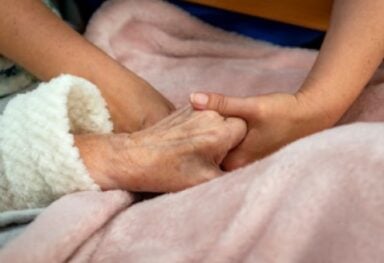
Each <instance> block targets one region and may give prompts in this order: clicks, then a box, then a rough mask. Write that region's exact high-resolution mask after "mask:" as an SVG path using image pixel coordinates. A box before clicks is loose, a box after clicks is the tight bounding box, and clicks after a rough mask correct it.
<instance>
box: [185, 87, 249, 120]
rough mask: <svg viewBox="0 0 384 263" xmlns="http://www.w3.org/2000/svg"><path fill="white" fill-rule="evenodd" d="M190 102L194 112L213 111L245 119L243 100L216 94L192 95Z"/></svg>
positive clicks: (245, 108) (245, 111)
mask: <svg viewBox="0 0 384 263" xmlns="http://www.w3.org/2000/svg"><path fill="white" fill-rule="evenodd" d="M190 102H191V104H192V106H193V108H194V109H196V110H214V111H216V112H218V113H220V114H221V115H223V116H232V117H245V115H247V110H248V109H247V107H245V99H244V98H240V97H230V96H225V95H222V94H218V93H201V92H198V93H192V94H191V95H190Z"/></svg>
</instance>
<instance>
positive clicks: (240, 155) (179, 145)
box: [75, 93, 329, 192]
mask: <svg viewBox="0 0 384 263" xmlns="http://www.w3.org/2000/svg"><path fill="white" fill-rule="evenodd" d="M156 96H161V95H158V94H157V95H156ZM147 99H148V97H147ZM150 99H151V98H149V100H150ZM154 100H155V101H157V103H158V104H159V101H158V100H157V98H154ZM162 100H163V101H164V100H165V99H164V98H162ZM305 101H306V100H305V99H303V98H302V97H301V96H300V94H295V95H291V94H284V93H276V94H269V95H261V96H256V97H246V98H239V97H228V96H224V95H221V94H213V93H195V94H191V97H190V102H191V105H192V107H190V106H189V107H186V108H183V109H181V110H178V111H176V112H173V113H171V114H170V115H168V113H167V111H168V110H163V112H164V114H163V115H164V116H159V115H158V111H156V110H155V111H154V112H156V114H157V115H156V117H154V118H151V116H146V118H147V119H152V120H153V121H152V123H150V122H146V124H145V125H146V126H149V127H141V128H143V129H141V130H136V131H134V132H131V133H124V131H119V133H114V134H110V135H77V136H75V142H76V145H77V146H78V148H79V150H80V154H81V156H82V159H83V161H84V163H85V165H86V166H87V168H88V170H89V172H90V175H91V176H92V177H93V179H94V180H95V182H96V183H97V184H99V185H100V186H101V188H102V189H104V190H109V189H125V190H128V191H134V192H135V191H138V192H174V191H179V190H183V189H185V188H188V187H192V186H194V185H197V184H200V183H203V182H206V181H208V180H210V179H213V178H216V177H218V176H220V175H222V174H223V170H225V171H230V170H233V169H236V168H239V167H242V166H244V165H246V164H249V163H251V162H253V161H255V160H257V159H260V158H262V157H264V156H266V155H268V154H270V153H272V152H273V151H275V150H277V149H279V148H280V147H282V146H284V145H285V144H287V143H289V142H291V141H294V140H296V139H298V138H301V137H303V136H305V135H307V134H311V133H313V132H315V131H318V130H321V129H323V128H325V127H327V125H329V121H327V118H326V116H322V115H321V114H317V115H313V114H310V113H311V112H312V111H311V110H309V108H311V105H309V104H308V103H305ZM147 103H150V101H148V102H147ZM147 105H148V104H147ZM149 105H151V104H149ZM155 105H156V104H155ZM164 105H166V106H164ZM164 105H163V107H165V108H166V109H169V111H172V109H171V108H169V107H170V106H169V105H170V104H169V102H167V104H164ZM192 108H194V109H192ZM148 114H149V115H150V114H151V111H149V112H148ZM167 115H168V116H167ZM314 116H315V117H314ZM316 116H317V117H316ZM112 118H113V116H112ZM161 118H163V119H161ZM159 119H161V120H160V121H158V120H159ZM153 123H155V124H153ZM151 125H152V126H151ZM118 127H123V125H118Z"/></svg>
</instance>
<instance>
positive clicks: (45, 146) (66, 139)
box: [0, 75, 112, 212]
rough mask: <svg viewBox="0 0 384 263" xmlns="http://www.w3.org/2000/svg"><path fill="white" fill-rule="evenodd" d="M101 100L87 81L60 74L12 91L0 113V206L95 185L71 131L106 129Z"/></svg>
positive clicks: (34, 203)
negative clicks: (14, 94)
mask: <svg viewBox="0 0 384 263" xmlns="http://www.w3.org/2000/svg"><path fill="white" fill-rule="evenodd" d="M111 131H112V123H111V121H110V116H109V113H108V111H107V108H106V104H105V101H104V100H103V98H102V97H101V95H100V93H99V91H98V89H97V88H96V87H95V86H94V85H93V84H92V83H90V82H88V81H86V80H84V79H81V78H78V77H74V76H70V75H62V76H60V77H57V78H55V79H53V80H51V81H50V82H48V83H42V84H40V85H39V86H38V88H37V89H36V90H34V91H32V92H29V93H26V94H22V95H18V96H17V97H15V98H14V99H13V100H11V101H10V102H9V104H8V105H7V107H6V109H5V110H4V112H3V115H2V116H0V212H1V211H6V210H11V209H24V208H38V207H45V206H47V205H48V204H49V203H51V202H52V201H54V200H55V199H57V198H59V197H60V196H62V195H65V194H68V193H71V192H75V191H84V190H100V187H99V186H98V185H97V184H96V183H95V182H94V181H93V180H92V178H91V177H90V176H89V174H88V171H87V169H86V167H85V165H84V163H83V162H82V160H81V158H80V154H79V151H78V149H77V148H76V147H75V146H74V137H73V134H74V133H100V134H101V133H109V132H111Z"/></svg>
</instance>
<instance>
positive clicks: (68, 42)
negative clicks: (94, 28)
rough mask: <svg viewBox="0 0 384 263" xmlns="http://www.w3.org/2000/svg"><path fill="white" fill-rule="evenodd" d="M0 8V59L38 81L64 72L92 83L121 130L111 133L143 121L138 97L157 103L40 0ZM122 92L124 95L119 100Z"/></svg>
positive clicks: (4, 0) (8, 0)
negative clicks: (8, 59)
mask: <svg viewBox="0 0 384 263" xmlns="http://www.w3.org/2000/svg"><path fill="white" fill-rule="evenodd" d="M0 5H1V6H2V7H3V8H1V9H0V17H1V19H0V54H3V55H5V56H6V57H8V58H10V59H12V60H13V61H15V62H16V63H18V64H20V65H22V66H23V67H24V68H26V69H27V70H28V71H30V72H31V73H32V74H34V75H35V76H37V77H38V78H39V79H41V80H48V79H51V78H52V77H54V76H57V75H59V74H63V73H68V74H73V75H76V76H80V77H83V78H85V79H88V80H90V81H91V82H93V83H95V84H96V85H97V86H98V88H99V89H100V91H101V93H102V95H103V97H104V98H105V100H106V101H107V104H108V107H109V110H110V111H111V115H112V119H113V121H114V123H115V125H116V126H119V125H117V123H119V124H120V126H121V125H125V127H117V128H122V129H121V130H128V131H133V130H137V129H139V128H140V125H141V124H142V122H143V120H142V119H140V118H144V116H145V112H144V111H145V110H144V109H143V107H142V106H141V105H144V104H145V103H143V101H140V100H139V99H138V97H139V96H147V97H149V96H148V95H145V94H151V95H152V96H158V98H159V100H161V99H162V97H161V96H160V95H159V94H157V93H156V92H155V91H154V90H153V89H152V87H151V86H150V85H148V84H147V83H146V82H145V81H143V80H142V79H140V78H139V77H137V76H136V75H135V74H133V73H132V72H130V71H129V70H127V69H125V68H124V67H122V66H121V65H120V64H118V63H117V62H116V61H114V60H113V59H112V58H110V57H109V56H108V55H107V54H105V53H104V52H103V51H101V50H100V49H98V48H97V47H96V46H94V45H93V44H91V43H90V42H88V41H87V40H85V39H84V38H83V37H82V36H81V35H79V34H78V33H77V32H75V31H74V30H72V29H71V28H70V27H69V26H68V25H67V24H66V23H65V22H63V21H62V20H61V19H59V18H58V17H56V16H55V15H54V14H53V13H52V12H51V11H50V10H49V9H48V8H46V7H45V6H44V4H42V3H41V1H40V0H20V1H14V0H0ZM5 7H6V8H5ZM123 93H124V94H129V96H125V97H122V94H123ZM155 93H156V94H155ZM143 94H144V95H143ZM153 94H155V95H153ZM122 109H123V110H122Z"/></svg>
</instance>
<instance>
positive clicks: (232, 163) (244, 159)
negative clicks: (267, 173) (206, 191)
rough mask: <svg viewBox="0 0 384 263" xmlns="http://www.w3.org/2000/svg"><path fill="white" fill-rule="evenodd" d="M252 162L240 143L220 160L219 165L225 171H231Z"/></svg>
mask: <svg viewBox="0 0 384 263" xmlns="http://www.w3.org/2000/svg"><path fill="white" fill-rule="evenodd" d="M250 162H252V160H251V159H250V158H249V154H247V152H246V151H245V150H244V149H243V147H242V145H240V146H239V147H238V148H236V149H235V150H233V151H232V152H230V153H229V154H228V155H227V156H226V157H225V158H224V160H223V161H222V163H221V167H222V168H223V169H224V170H225V171H233V170H235V169H237V168H240V167H243V166H245V165H247V164H248V163H250Z"/></svg>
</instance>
